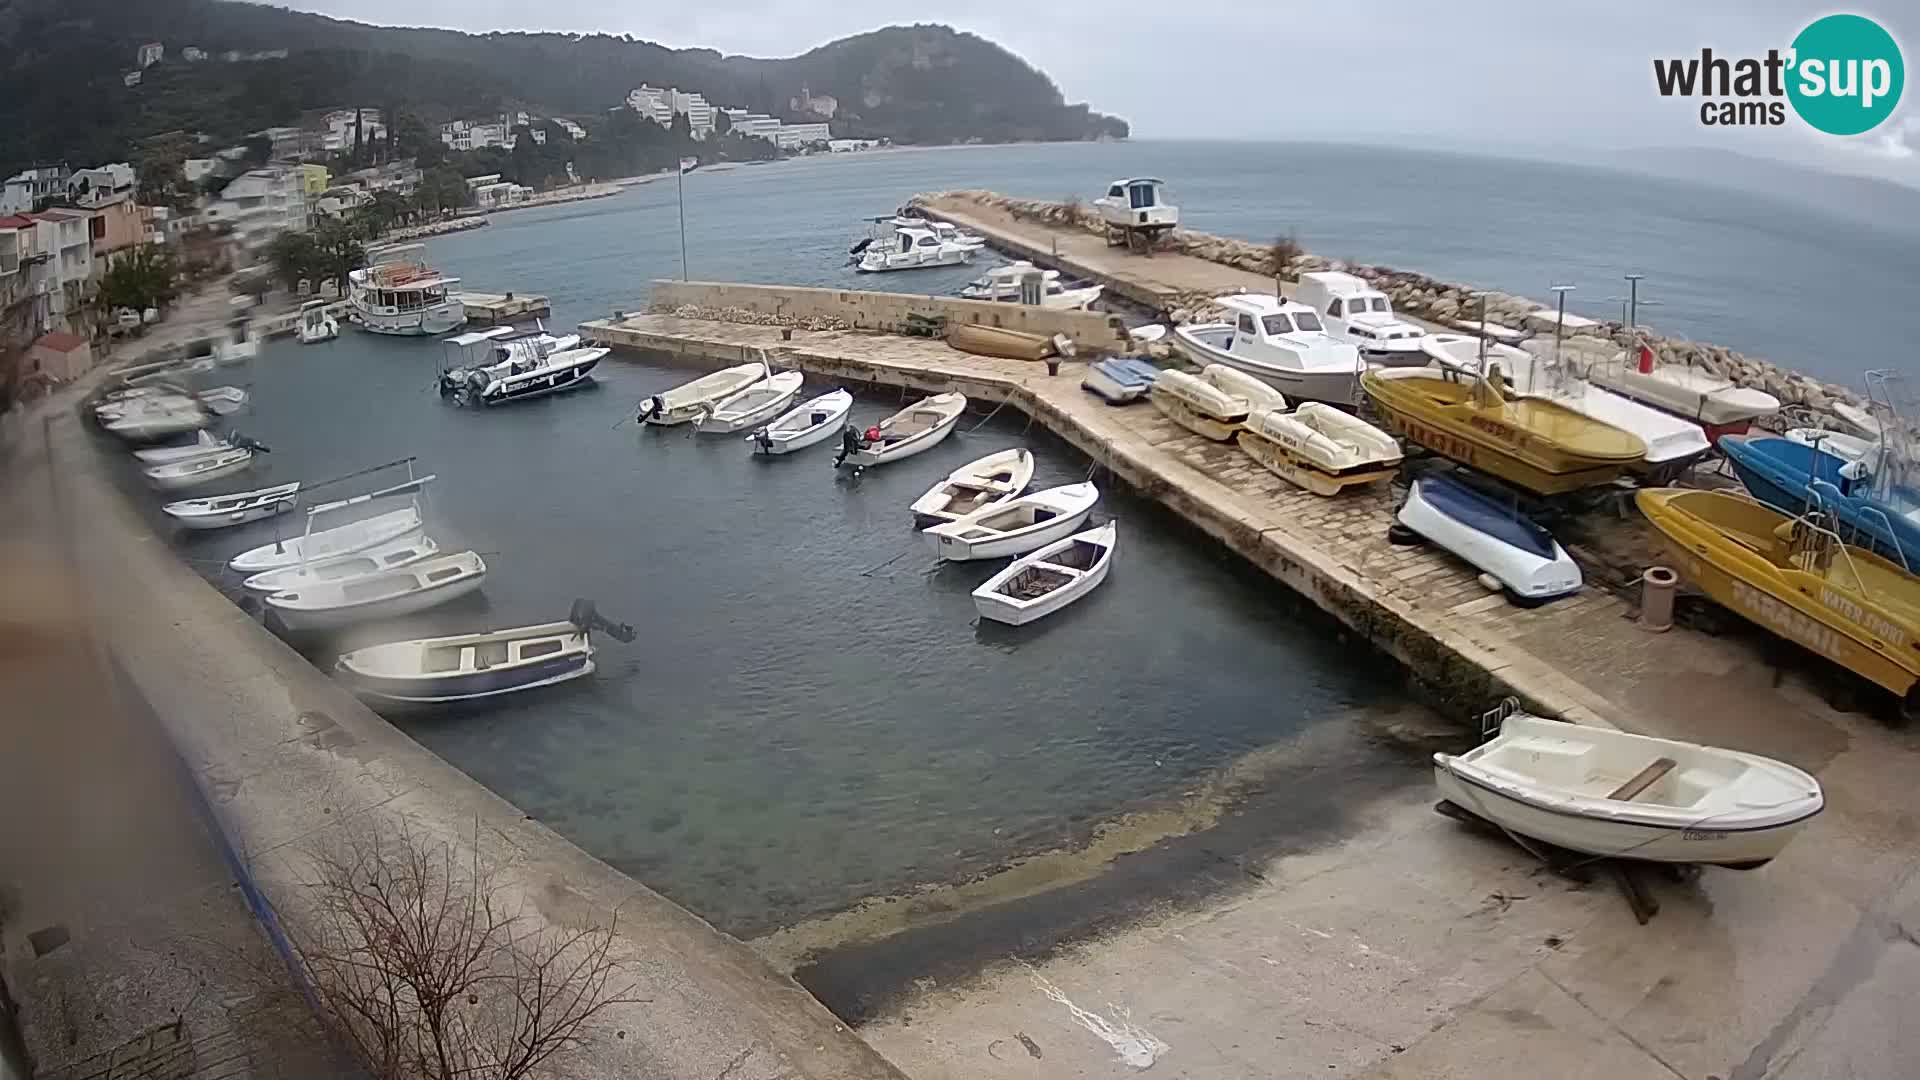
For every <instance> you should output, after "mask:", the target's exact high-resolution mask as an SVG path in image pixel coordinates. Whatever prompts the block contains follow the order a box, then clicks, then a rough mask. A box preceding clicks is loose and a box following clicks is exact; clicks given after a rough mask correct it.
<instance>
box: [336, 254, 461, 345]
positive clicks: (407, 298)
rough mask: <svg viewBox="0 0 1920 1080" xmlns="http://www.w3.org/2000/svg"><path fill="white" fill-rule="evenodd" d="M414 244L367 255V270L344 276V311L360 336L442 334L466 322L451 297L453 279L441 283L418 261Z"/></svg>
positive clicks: (455, 297) (456, 281)
mask: <svg viewBox="0 0 1920 1080" xmlns="http://www.w3.org/2000/svg"><path fill="white" fill-rule="evenodd" d="M425 250H426V248H425V247H423V246H422V245H420V244H397V245H392V246H389V247H385V248H381V249H378V250H377V251H370V252H368V253H367V256H368V258H369V259H370V260H371V261H370V262H369V263H368V264H367V266H365V267H364V268H362V269H359V270H353V271H349V272H348V274H347V308H348V310H349V311H350V312H351V313H352V315H351V317H352V318H353V320H354V321H355V322H357V323H359V324H360V326H361V328H362V329H364V330H370V331H372V332H373V333H376V334H400V335H405V336H414V337H418V336H423V335H429V334H446V333H451V332H452V331H454V330H457V329H459V328H460V325H461V324H462V323H464V322H466V321H467V309H466V305H464V304H463V303H461V301H460V297H459V296H458V295H457V294H455V293H454V292H453V287H454V286H455V285H458V284H459V283H460V279H459V278H450V277H444V276H442V275H441V274H440V272H439V271H437V270H435V269H433V268H432V267H430V266H428V265H427V264H426V263H425V262H423V261H422V260H421V255H422V253H423V252H425Z"/></svg>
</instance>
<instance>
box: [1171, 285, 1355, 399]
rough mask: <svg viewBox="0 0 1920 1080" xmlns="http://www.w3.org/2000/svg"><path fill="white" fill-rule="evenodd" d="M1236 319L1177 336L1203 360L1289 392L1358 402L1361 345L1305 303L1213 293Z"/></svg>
mask: <svg viewBox="0 0 1920 1080" xmlns="http://www.w3.org/2000/svg"><path fill="white" fill-rule="evenodd" d="M1214 303H1216V304H1219V305H1220V306H1221V307H1224V308H1226V309H1227V311H1228V313H1229V317H1230V318H1231V319H1232V320H1233V321H1232V322H1221V323H1200V324H1196V325H1189V326H1177V327H1175V328H1174V330H1173V334H1174V337H1175V339H1177V340H1178V342H1179V344H1180V347H1181V348H1182V349H1184V350H1185V351H1186V352H1187V353H1188V354H1189V355H1190V356H1191V357H1192V359H1193V361H1194V362H1195V363H1198V364H1225V365H1227V366H1228V367H1233V368H1239V369H1240V370H1241V371H1244V372H1246V373H1247V374H1249V375H1255V376H1258V377H1259V378H1260V379H1262V380H1263V381H1265V382H1267V383H1269V384H1270V385H1272V386H1273V387H1274V388H1275V389H1277V390H1279V391H1281V392H1282V393H1284V394H1286V395H1287V396H1288V397H1290V398H1295V399H1298V400H1302V401H1325V402H1329V403H1331V404H1334V405H1348V406H1352V405H1358V404H1359V402H1360V397H1361V394H1360V374H1361V372H1364V371H1365V370H1366V369H1367V364H1366V361H1364V360H1362V359H1361V358H1360V350H1358V349H1356V348H1354V347H1353V346H1352V345H1350V344H1348V343H1346V342H1344V341H1341V340H1339V339H1338V338H1335V337H1333V336H1332V335H1330V334H1328V333H1327V332H1326V330H1325V329H1323V328H1322V327H1321V325H1320V316H1319V315H1317V314H1315V313H1314V310H1313V309H1312V308H1310V307H1308V306H1306V305H1305V304H1296V303H1294V302H1292V301H1289V300H1281V299H1279V298H1278V297H1273V296H1263V295H1260V294H1257V293H1236V294H1234V295H1230V296H1220V297H1215V298H1214Z"/></svg>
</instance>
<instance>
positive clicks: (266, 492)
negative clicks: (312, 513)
mask: <svg viewBox="0 0 1920 1080" xmlns="http://www.w3.org/2000/svg"><path fill="white" fill-rule="evenodd" d="M299 502H300V483H299V481H295V482H293V483H291V484H276V485H274V486H273V487H265V488H260V489H259V490H257V491H242V492H238V493H236V494H233V495H213V496H209V497H208V498H204V499H183V500H181V501H179V502H170V503H168V504H166V505H165V506H162V507H161V508H160V509H161V510H162V511H163V512H164V513H166V514H167V516H169V517H171V518H173V519H174V520H175V521H178V522H179V523H180V524H182V525H184V526H186V527H187V528H189V529H224V528H226V527H228V526H229V525H245V524H246V523H247V522H250V521H259V520H261V519H263V518H270V517H273V516H274V515H276V514H284V513H286V512H287V511H289V510H291V509H293V508H294V507H295V506H296V505H298V504H299Z"/></svg>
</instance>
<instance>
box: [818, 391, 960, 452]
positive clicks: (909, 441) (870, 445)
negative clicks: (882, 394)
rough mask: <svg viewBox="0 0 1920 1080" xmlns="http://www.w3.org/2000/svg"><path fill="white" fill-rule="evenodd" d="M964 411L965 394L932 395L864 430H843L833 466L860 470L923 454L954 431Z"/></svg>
mask: <svg viewBox="0 0 1920 1080" xmlns="http://www.w3.org/2000/svg"><path fill="white" fill-rule="evenodd" d="M966 411H967V398H966V395H964V394H935V395H934V396H932V397H930V398H923V399H921V400H919V401H916V402H914V403H913V404H911V405H909V406H907V407H906V408H904V409H901V410H900V411H899V412H897V413H894V414H893V415H892V416H889V417H887V418H886V419H885V420H882V421H880V422H879V423H878V424H875V425H873V426H872V427H871V428H868V429H867V430H866V431H865V432H852V431H847V432H844V433H843V436H842V439H841V443H840V456H839V457H838V458H836V459H835V460H834V466H835V467H836V468H837V467H839V466H840V465H843V464H844V465H851V466H853V467H854V468H855V469H856V470H860V469H865V468H867V467H868V466H870V465H885V464H888V463H890V462H895V461H905V460H906V459H907V458H910V457H913V456H914V455H915V454H924V453H926V452H927V451H928V450H931V449H933V448H934V447H936V446H938V445H940V443H942V442H943V441H945V440H946V437H947V436H949V435H951V434H953V429H954V427H955V426H956V425H958V424H959V423H960V414H962V413H964V412H966Z"/></svg>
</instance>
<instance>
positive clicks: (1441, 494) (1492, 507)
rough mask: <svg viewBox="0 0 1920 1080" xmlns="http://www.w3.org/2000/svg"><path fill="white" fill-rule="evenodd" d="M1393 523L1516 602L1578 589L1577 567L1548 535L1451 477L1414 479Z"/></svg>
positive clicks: (1541, 599)
mask: <svg viewBox="0 0 1920 1080" xmlns="http://www.w3.org/2000/svg"><path fill="white" fill-rule="evenodd" d="M1395 519H1396V520H1397V521H1399V522H1400V524H1402V525H1405V526H1406V527H1407V528H1409V529H1412V530H1413V531H1414V532H1416V533H1418V534H1420V535H1421V536H1423V537H1425V538H1426V539H1428V540H1430V541H1432V542H1433V543H1434V544H1435V545H1436V546H1438V547H1440V548H1442V549H1444V550H1446V551H1450V552H1452V553H1453V554H1455V555H1457V556H1459V557H1460V558H1461V559H1462V560H1464V561H1465V562H1467V563H1468V564H1470V565H1471V566H1473V567H1474V568H1475V569H1477V570H1479V571H1481V572H1483V573H1485V574H1487V575H1489V576H1491V577H1492V578H1493V579H1494V580H1495V581H1498V582H1499V583H1500V585H1501V587H1502V588H1503V589H1505V590H1506V593H1507V597H1508V598H1509V599H1511V600H1514V601H1515V602H1517V603H1523V604H1537V603H1544V602H1546V601H1548V600H1552V599H1554V598H1556V597H1561V596H1566V595H1568V594H1570V593H1574V592H1577V591H1579V589H1580V585H1581V576H1580V566H1579V564H1578V563H1575V562H1574V561H1573V559H1571V558H1570V557H1568V555H1567V553H1566V550H1565V549H1564V548H1562V547H1561V546H1560V542H1559V541H1557V540H1555V539H1554V538H1553V534H1552V533H1550V532H1548V531H1547V530H1545V529H1543V528H1541V527H1540V525H1539V524H1538V523H1536V522H1534V521H1533V520H1532V519H1530V518H1528V517H1526V516H1524V515H1522V514H1520V513H1519V512H1518V511H1516V510H1514V509H1512V508H1511V507H1509V506H1506V505H1504V504H1502V503H1501V502H1499V501H1498V500H1496V499H1494V498H1492V497H1491V496H1489V495H1486V494H1484V493H1482V492H1481V491H1479V490H1478V489H1476V488H1472V487H1469V486H1467V485H1466V484H1463V483H1461V482H1460V481H1458V480H1455V479H1454V478H1452V477H1450V476H1423V477H1420V478H1419V479H1417V480H1415V481H1414V482H1413V486H1412V488H1410V489H1409V490H1408V492H1407V501H1406V502H1404V503H1402V504H1401V506H1400V512H1399V513H1398V514H1396V515H1395Z"/></svg>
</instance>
